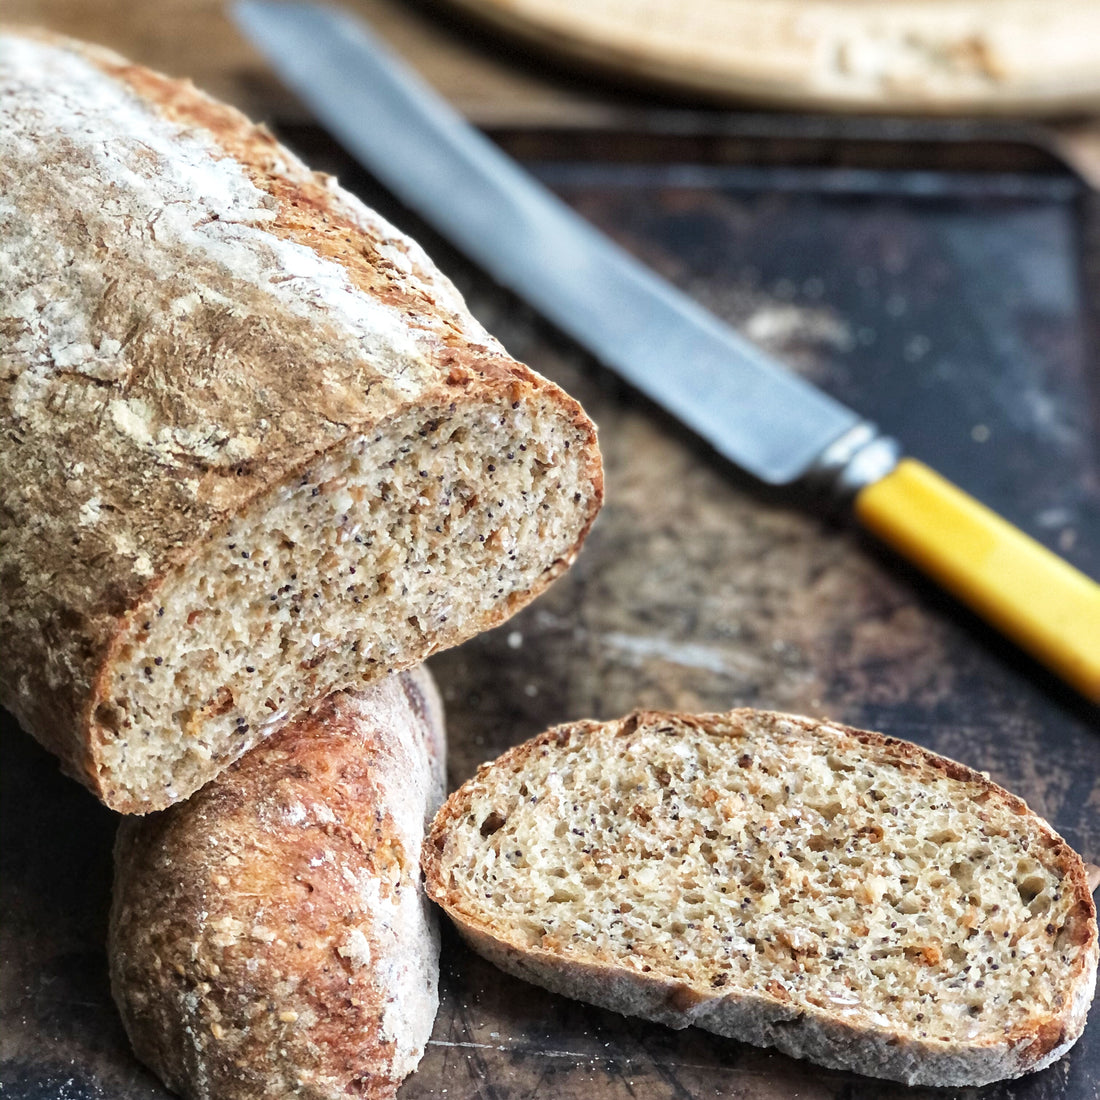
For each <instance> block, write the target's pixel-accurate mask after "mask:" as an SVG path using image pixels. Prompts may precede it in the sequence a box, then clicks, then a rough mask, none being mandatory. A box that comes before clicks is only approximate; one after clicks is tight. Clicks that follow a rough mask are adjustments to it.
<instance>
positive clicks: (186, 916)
mask: <svg viewBox="0 0 1100 1100" xmlns="http://www.w3.org/2000/svg"><path fill="white" fill-rule="evenodd" d="M443 752H444V746H443V726H442V709H441V706H440V704H439V699H438V695H437V693H436V691H435V688H434V685H433V684H432V682H431V679H430V677H429V676H428V675H427V673H426V671H423V670H419V669H418V670H414V671H412V672H406V673H401V674H399V675H396V676H392V677H389V678H387V679H385V680H383V681H382V682H381V683H379V684H378V685H376V686H375V687H373V688H372V689H369V690H367V691H365V692H361V693H341V694H338V695H334V696H332V697H331V698H329V699H327V700H325V701H324V702H323V703H322V704H320V705H319V706H318V707H316V708H315V709H314V710H313V711H312V712H310V713H309V714H307V715H304V716H301V717H300V718H299V719H297V720H296V721H295V722H294V723H292V724H291V725H290V726H288V727H286V728H285V729H283V730H282V731H281V732H280V733H279V734H277V735H275V736H274V737H273V738H271V739H269V740H268V741H266V742H265V743H264V744H263V745H261V746H259V747H257V748H256V749H254V750H253V751H252V752H251V753H250V754H248V755H247V756H245V757H243V758H242V759H241V760H239V761H238V762H237V763H236V764H235V765H233V766H232V767H231V768H230V769H229V770H227V771H226V772H225V773H223V775H221V776H220V777H219V778H218V779H216V780H214V781H213V782H212V783H210V784H208V785H207V786H206V787H204V788H203V789H202V790H201V791H200V792H199V793H198V794H196V795H195V796H194V797H192V798H191V799H190V800H188V801H187V802H183V803H180V804H179V805H177V806H174V807H172V808H171V809H169V810H166V811H164V812H162V813H158V814H152V815H149V816H146V817H140V818H135V817H132V818H128V819H125V820H124V821H123V822H122V824H121V825H120V828H119V833H118V839H117V842H116V849H115V887H114V899H113V905H112V911H111V922H110V935H109V954H110V962H111V982H112V990H113V993H114V997H115V1001H116V1003H117V1005H118V1007H119V1011H120V1013H121V1015H122V1019H123V1022H124V1024H125V1026H126V1030H127V1033H128V1034H129V1036H130V1040H131V1042H132V1044H133V1047H134V1050H135V1052H136V1053H137V1055H138V1057H139V1058H141V1060H142V1061H143V1062H145V1063H146V1064H147V1065H149V1066H150V1067H151V1068H152V1069H153V1070H154V1071H155V1072H156V1073H157V1074H158V1075H159V1076H160V1077H161V1079H162V1080H163V1081H164V1082H165V1083H166V1084H167V1085H168V1086H169V1087H170V1088H171V1089H173V1090H174V1091H176V1092H178V1093H179V1094H180V1095H181V1096H184V1097H187V1098H188V1100H274V1098H276V1097H283V1096H287V1095H295V1096H301V1097H304V1098H307V1100H337V1098H339V1100H345V1098H346V1097H347V1096H348V1095H355V1096H364V1097H371V1098H377V1100H383V1098H389V1097H392V1096H393V1095H394V1093H395V1092H396V1090H397V1087H398V1085H399V1084H400V1083H401V1081H402V1080H403V1079H404V1078H405V1077H406V1076H407V1075H408V1074H409V1073H410V1072H411V1071H412V1070H413V1069H414V1068H415V1067H416V1065H417V1063H418V1062H419V1060H420V1058H421V1056H422V1054H423V1051H424V1045H425V1043H426V1042H427V1040H428V1037H429V1035H430V1034H431V1028H432V1023H433V1021H434V1018H435V1013H436V1008H437V982H438V957H439V942H438V930H437V927H436V925H435V921H434V915H433V914H432V912H431V909H430V907H429V906H428V904H427V901H426V899H425V898H424V896H423V892H422V890H421V888H420V882H419V867H418V863H417V860H418V854H419V848H420V842H421V839H422V836H423V831H424V828H425V823H426V821H427V820H428V818H429V817H430V815H431V813H432V811H433V810H434V809H435V807H436V806H438V804H439V802H440V800H441V798H442V793H443Z"/></svg>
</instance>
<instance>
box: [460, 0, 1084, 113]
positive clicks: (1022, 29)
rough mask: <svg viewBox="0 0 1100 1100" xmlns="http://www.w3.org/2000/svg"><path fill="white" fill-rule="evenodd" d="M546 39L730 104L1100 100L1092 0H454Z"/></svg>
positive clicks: (919, 108) (1077, 106)
mask: <svg viewBox="0 0 1100 1100" xmlns="http://www.w3.org/2000/svg"><path fill="white" fill-rule="evenodd" d="M453 2H454V3H457V4H458V5H459V6H460V7H462V8H463V9H465V10H467V11H469V12H471V13H473V14H475V15H476V16H478V17H480V18H482V19H484V20H487V21H488V22H490V23H492V24H494V25H496V26H499V27H501V28H503V29H504V30H506V31H508V32H510V33H512V34H514V35H516V36H518V37H520V38H522V39H524V40H526V41H528V42H531V43H533V44H535V45H537V46H539V47H542V48H544V49H549V50H552V51H555V52H557V53H560V54H562V55H565V56H567V57H572V58H576V59H578V60H580V61H583V62H585V63H586V64H588V65H592V66H597V67H599V68H601V69H604V70H608V71H612V72H617V73H621V74H622V75H624V76H627V77H630V78H633V79H634V80H644V81H652V82H655V83H657V84H659V85H664V86H667V87H672V88H679V89H685V90H688V91H691V92H695V93H703V94H705V95H707V96H709V97H711V98H720V99H722V100H724V101H726V102H730V103H742V104H743V103H760V104H768V105H773V106H782V107H796V108H798V109H803V110H805V109H810V110H818V109H826V110H842V111H860V112H867V111H874V112H889V113H898V112H917V113H921V114H941V113H982V114H1020V113H1031V114H1057V113H1061V112H1066V111H1072V110H1081V109H1089V108H1093V109H1095V108H1096V107H1097V106H1098V105H1100V7H1097V5H1096V4H1094V3H1092V2H1091V0H1060V2H1059V3H1057V4H1051V3H1049V2H1047V0H453Z"/></svg>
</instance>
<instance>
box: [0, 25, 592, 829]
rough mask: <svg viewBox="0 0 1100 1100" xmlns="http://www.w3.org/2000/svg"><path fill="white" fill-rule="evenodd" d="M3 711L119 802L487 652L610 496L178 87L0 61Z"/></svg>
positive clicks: (67, 60)
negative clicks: (335, 694) (355, 698)
mask: <svg viewBox="0 0 1100 1100" xmlns="http://www.w3.org/2000/svg"><path fill="white" fill-rule="evenodd" d="M0 387H2V390H0V406H2V408H0V427H2V430H0V439H2V443H0V465H2V468H3V471H4V477H3V479H2V484H0V519H2V533H0V570H2V578H3V583H2V593H3V596H2V607H0V635H2V636H3V638H4V641H5V658H4V662H3V665H2V671H0V702H2V703H3V705H4V706H6V707H7V708H8V709H10V710H11V711H13V712H14V714H15V715H16V717H17V718H18V719H19V720H20V722H21V723H22V725H23V726H24V727H25V728H26V729H27V730H28V731H30V732H31V733H32V734H34V735H35V736H36V737H37V738H38V739H39V740H41V741H42V742H43V743H44V744H45V745H46V746H47V747H49V748H50V749H52V750H53V751H54V752H55V753H57V754H58V755H59V756H60V757H61V759H62V761H63V764H64V766H65V767H66V769H67V770H68V771H70V772H71V773H72V774H74V775H76V776H77V777H79V778H80V779H82V780H83V781H84V782H85V783H86V784H87V785H88V786H89V787H90V788H91V789H92V790H93V791H95V792H96V793H97V794H98V795H99V796H100V797H101V798H102V799H103V800H104V801H105V802H106V803H107V804H108V805H110V806H112V807H113V808H115V809H117V810H121V811H124V812H146V811H149V810H154V809H158V808H160V807H163V806H165V805H168V804H170V803H172V802H174V801H177V800H179V799H182V798H184V797H186V796H187V795H188V794H190V793H191V792H192V791H194V790H196V789H197V788H198V787H199V786H200V785H201V784H202V783H204V782H206V781H207V780H208V779H210V778H211V777H212V776H213V775H215V774H216V773H217V772H218V771H219V770H220V769H221V768H223V767H224V766H225V765H226V764H228V763H229V762H230V761H231V760H233V759H235V758H236V757H237V756H239V755H240V754H241V753H242V752H244V751H245V750H246V749H247V748H249V747H250V746H251V745H253V744H255V743H256V742H257V741H259V740H261V739H262V738H263V737H265V736H267V735H270V734H271V733H273V732H274V731H275V730H276V729H278V728H279V727H280V726H281V725H282V724H284V723H285V722H286V721H287V720H288V719H289V718H290V717H292V716H293V715H294V714H295V713H296V712H297V711H298V710H299V709H300V708H301V707H303V706H306V705H308V704H309V703H310V702H311V701H314V700H316V699H319V698H322V697H324V696H325V695H326V694H328V693H329V692H330V691H332V690H335V689H340V688H344V687H348V686H355V685H359V686H362V685H363V684H364V683H366V682H369V681H371V680H372V679H374V678H376V677H379V676H382V675H384V674H385V673H387V672H389V671H391V670H394V669H400V668H404V667H409V666H411V665H413V664H415V663H416V662H418V661H420V660H421V659H422V658H424V657H425V656H427V655H428V654H429V653H431V652H433V651H435V650H438V649H440V648H443V647H446V646H450V645H454V644H456V643H458V642H460V641H462V640H464V639H466V638H468V637H470V636H472V635H474V634H476V633H478V632H480V631H482V630H485V629H487V628H488V627H491V626H494V625H496V624H498V623H500V622H501V621H503V620H504V619H506V618H507V617H508V616H509V615H510V614H512V613H513V612H514V611H516V610H517V609H518V608H519V607H520V606H522V605H523V604H525V603H526V602H527V601H528V600H530V599H531V598H532V597H533V596H535V595H536V594H537V593H538V592H540V591H541V590H542V589H544V588H545V587H546V586H547V584H549V583H550V581H551V580H553V579H554V578H555V577H556V576H557V575H559V574H560V573H561V572H562V571H563V570H564V569H566V568H567V566H568V565H569V563H570V561H571V560H572V558H573V557H574V555H575V554H576V552H577V549H578V547H579V545H580V542H581V540H582V538H583V537H584V534H585V532H586V531H587V529H588V527H589V526H590V524H591V523H592V520H593V518H594V516H595V513H596V511H597V509H598V507H599V504H600V500H601V496H602V473H601V468H600V460H599V452H598V450H597V447H596V442H595V431H594V428H593V426H592V424H591V422H590V421H589V420H588V419H587V418H586V417H585V415H584V413H583V411H582V410H581V408H580V406H579V405H578V404H577V403H576V402H575V401H573V400H572V399H570V398H569V397H568V396H566V395H565V394H564V393H563V392H562V391H561V390H560V389H558V388H557V387H556V386H554V385H553V384H551V383H550V382H548V381H546V380H545V379H543V378H541V377H539V376H538V375H537V374H535V373H534V372H532V371H531V370H529V369H528V368H527V367H525V366H523V365H522V364H520V363H517V362H515V361H514V360H512V359H511V358H510V357H509V356H508V355H507V353H506V352H505V351H504V349H503V348H502V347H501V346H500V345H499V344H498V343H497V342H496V341H495V340H494V339H493V338H492V337H491V336H489V335H488V333H486V332H485V330H484V329H483V328H482V327H481V326H480V325H479V324H478V323H477V321H475V320H474V318H473V317H472V316H471V315H470V314H469V312H468V311H467V309H466V307H465V305H464V303H463V301H462V299H461V297H460V296H459V294H458V293H457V292H456V290H455V289H454V287H453V286H452V285H451V283H450V282H449V281H448V280H447V279H446V278H445V277H444V276H443V275H442V274H440V272H439V271H438V270H436V268H435V267H434V266H433V265H432V263H431V261H430V260H429V259H428V258H427V257H426V256H425V254H424V253H423V251H422V250H421V249H420V248H419V247H418V246H417V245H416V244H415V243H414V242H412V241H411V240H409V239H408V238H407V237H405V236H403V235H402V234H401V233H400V232H398V231H397V230H396V229H394V228H393V226H391V225H389V224H388V223H387V222H385V221H384V220H383V219H382V218H380V217H379V216H378V215H376V214H375V213H373V212H372V211H370V210H368V209H367V208H366V207H365V206H363V204H362V203H360V202H359V201H358V200H357V199H355V198H354V197H353V196H352V195H350V194H348V193H347V192H345V191H343V190H341V189H340V188H339V187H338V186H336V184H335V182H334V181H333V180H331V179H330V178H327V177H324V176H321V175H316V174H313V173H311V172H310V171H308V170H307V169H306V168H305V167H304V166H303V165H302V164H301V162H299V161H298V160H297V159H296V158H295V157H294V156H293V155H292V154H291V153H290V152H288V151H287V150H286V149H284V148H282V147H281V146H280V145H279V144H277V143H276V142H275V140H274V139H273V138H272V137H271V136H270V135H269V134H268V133H267V132H266V131H264V130H263V129H262V128H258V127H256V126H253V125H252V124H251V123H249V122H248V120H247V119H245V118H244V117H243V116H242V115H241V114H239V113H238V112H236V111H235V110H233V109H231V108H229V107H226V106H224V105H222V104H220V103H217V102H215V101H213V100H211V99H209V98H207V97H206V96H204V95H202V94H201V93H200V92H198V91H196V90H195V89H194V88H193V87H192V86H191V85H190V84H189V83H185V82H177V81H173V80H169V79H167V78H165V77H163V76H159V75H157V74H156V73H153V72H150V71H148V70H147V69H143V68H140V67H137V66H133V65H129V64H127V63H126V62H125V61H123V60H122V59H121V58H119V57H117V56H116V55H114V54H111V53H108V52H106V51H103V50H99V49H95V48H92V47H88V46H83V45H79V44H76V43H73V42H71V41H67V40H59V39H55V38H52V37H49V36H45V37H43V36H33V35H22V34H14V33H8V34H4V35H0Z"/></svg>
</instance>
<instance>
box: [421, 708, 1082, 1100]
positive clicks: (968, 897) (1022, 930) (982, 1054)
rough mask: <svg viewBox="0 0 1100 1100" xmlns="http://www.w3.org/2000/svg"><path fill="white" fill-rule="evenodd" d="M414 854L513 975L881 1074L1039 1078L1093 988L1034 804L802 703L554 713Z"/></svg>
mask: <svg viewBox="0 0 1100 1100" xmlns="http://www.w3.org/2000/svg"><path fill="white" fill-rule="evenodd" d="M422 862H423V865H424V870H425V874H426V881H427V890H428V893H429V896H431V897H432V898H433V899H434V900H435V901H437V902H438V903H439V904H440V905H442V906H443V908H444V909H445V910H446V912H447V914H448V915H449V916H450V917H451V918H452V919H453V920H454V921H455V922H456V924H457V925H458V927H459V929H460V930H461V931H462V932H463V934H464V935H465V937H466V938H467V939H468V940H469V942H470V943H471V945H472V946H473V947H474V948H475V949H476V950H477V951H479V952H481V953H482V954H483V955H485V956H486V957H487V958H489V959H490V960H492V961H493V962H495V963H497V964H498V965H499V966H501V967H502V968H503V969H505V970H507V971H509V972H511V973H513V974H516V975H518V976H520V977H523V978H526V979H528V980H530V981H533V982H537V983H539V984H541V985H544V986H546V987H547V988H549V989H552V990H555V991H557V992H560V993H564V994H567V995H569V996H573V997H577V998H579V999H581V1000H585V1001H590V1002H592V1003H593V1004H597V1005H602V1006H604V1007H606V1008H611V1009H614V1010H616V1011H618V1012H623V1013H628V1014H633V1015H638V1016H644V1017H646V1018H648V1019H651V1020H657V1021H659V1022H661V1023H665V1024H669V1025H671V1026H673V1027H685V1026H688V1025H690V1024H694V1025H698V1026H700V1027H704V1028H708V1029H710V1030H711V1031H715V1032H717V1033H718V1034H720V1035H726V1036H730V1037H733V1038H737V1039H741V1040H744V1041H746V1042H751V1043H756V1044H760V1045H765V1046H774V1047H778V1048H779V1049H780V1050H782V1051H785V1052H786V1053H788V1054H791V1055H794V1056H796V1057H802V1058H809V1059H811V1060H813V1061H816V1062H819V1063H821V1064H823V1065H827V1066H832V1067H837V1068H845V1069H850V1070H855V1071H858V1072H860V1073H865V1074H870V1075H873V1076H877V1077H886V1078H890V1079H894V1080H900V1081H906V1082H910V1083H921V1084H926V1085H953V1086H962V1085H976V1084H982V1083H986V1082H989V1081H994V1080H998V1079H1000V1078H1006V1077H1013V1076H1017V1075H1019V1074H1022V1073H1025V1072H1027V1071H1029V1070H1032V1069H1038V1068H1040V1067H1041V1066H1044V1065H1047V1064H1048V1063H1049V1062H1051V1061H1053V1060H1054V1059H1056V1058H1058V1057H1059V1056H1060V1055H1061V1054H1063V1053H1064V1052H1065V1051H1066V1050H1067V1049H1068V1048H1069V1047H1070V1046H1071V1045H1072V1044H1073V1042H1074V1041H1075V1040H1076V1039H1077V1037H1078V1035H1079V1034H1080V1032H1081V1029H1082V1028H1083V1026H1084V1022H1085V1016H1086V1012H1087V1009H1088V1005H1089V1003H1090V1001H1091V998H1092V994H1093V990H1094V986H1095V980H1096V965H1097V943H1096V934H1097V933H1096V910H1095V908H1094V906H1093V902H1092V897H1091V895H1090V893H1089V889H1088V886H1087V884H1086V879H1085V871H1084V867H1083V864H1082V862H1081V860H1080V858H1079V857H1078V856H1077V855H1076V854H1075V853H1074V852H1073V851H1072V850H1071V849H1070V848H1069V846H1068V845H1067V844H1066V843H1065V841H1063V840H1062V839H1061V838H1060V837H1059V836H1058V835H1057V834H1056V833H1054V832H1053V831H1052V830H1051V828H1050V827H1049V826H1048V825H1047V824H1046V823H1045V822H1044V821H1043V820H1041V819H1040V818H1039V817H1037V816H1036V815H1035V814H1034V813H1032V812H1030V811H1029V810H1028V808H1027V806H1026V805H1025V804H1024V803H1023V802H1022V801H1021V800H1020V799H1018V798H1016V797H1014V796H1013V795H1011V794H1009V793H1008V792H1006V791H1004V790H1002V789H1001V788H1000V787H998V786H997V785H996V784H994V783H992V782H990V781H989V780H988V779H987V778H985V777H983V776H982V775H980V774H978V773H977V772H974V771H971V770H970V769H968V768H966V767H963V766H962V765H961V764H956V763H955V762H953V761H951V760H947V759H945V758H943V757H940V756H936V755H934V754H933V753H930V752H927V751H925V750H923V749H921V748H918V747H917V746H915V745H911V744H908V743H906V742H903V741H897V740H894V739H892V738H889V737H884V736H882V735H880V734H876V733H867V732H864V731H861V730H855V729H849V728H846V727H843V726H837V725H833V724H831V723H825V722H817V721H812V720H810V719H807V718H798V717H790V716H786V715H780V714H772V713H768V712H758V711H751V710H735V711H732V712H730V713H729V714H708V715H700V716H694V717H692V716H686V715H676V714H661V713H649V712H639V713H636V714H633V715H631V716H630V717H628V718H626V719H624V720H623V721H620V722H610V723H606V724H602V725H601V724H598V723H594V722H579V723H577V724H575V725H568V726H561V727H559V728H556V729H552V730H550V731H549V732H547V733H545V734H543V735H541V736H540V737H537V738H535V739H534V740H532V741H529V742H527V743H526V744H523V745H520V746H519V747H517V748H514V749H512V750H511V751H510V752H507V753H505V754H504V755H503V756H502V757H501V758H500V759H499V760H497V761H495V762H494V763H491V764H487V765H484V766H483V767H482V768H481V769H480V770H479V771H478V774H477V776H476V777H475V778H474V779H471V780H470V781H469V782H467V783H466V784H465V785H464V786H463V787H461V788H460V789H459V790H458V791H456V792H455V794H453V795H452V796H451V798H450V799H449V800H448V801H447V802H446V803H445V804H444V806H443V808H442V809H441V810H440V812H439V814H438V815H437V816H436V819H435V822H434V823H433V826H432V830H431V833H430V835H429V839H428V842H427V843H426V844H425V847H424V855H423V859H422Z"/></svg>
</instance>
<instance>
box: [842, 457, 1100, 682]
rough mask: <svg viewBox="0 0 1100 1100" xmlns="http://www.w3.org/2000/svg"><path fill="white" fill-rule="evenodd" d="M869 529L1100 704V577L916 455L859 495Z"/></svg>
mask: <svg viewBox="0 0 1100 1100" xmlns="http://www.w3.org/2000/svg"><path fill="white" fill-rule="evenodd" d="M855 511H856V516H857V518H858V519H859V521H860V523H862V524H863V526H864V527H866V528H867V530H869V531H871V532H872V533H873V534H875V535H877V536H878V537H879V538H880V539H881V540H882V541H883V542H885V543H886V544H887V545H888V546H891V547H892V548H893V549H894V550H896V551H898V553H900V554H901V555H903V556H904V557H906V558H908V559H909V561H911V562H912V563H913V564H914V565H916V566H918V567H919V568H921V569H922V570H924V572H925V573H927V574H928V575H929V576H930V577H932V578H933V579H934V580H936V581H938V582H939V584H941V585H942V586H943V587H944V588H946V589H947V590H948V591H949V592H950V593H951V594H952V595H954V596H955V597H957V598H958V599H959V600H961V601H962V602H963V603H965V604H967V605H968V606H969V607H970V608H971V609H972V610H974V611H976V612H977V613H978V614H979V615H981V616H982V618H984V619H985V620H986V621H987V622H989V623H990V624H992V625H993V626H995V627H996V628H997V629H998V630H1000V631H1001V632H1002V633H1003V634H1005V635H1006V636H1007V637H1009V638H1011V639H1012V640H1013V641H1014V642H1016V644H1017V645H1019V646H1020V647H1021V648H1022V649H1025V650H1026V651H1027V652H1028V653H1030V654H1031V655H1032V656H1033V657H1035V658H1037V659H1038V660H1039V661H1041V662H1042V663H1043V664H1045V665H1046V666H1047V667H1048V668H1049V669H1051V670H1052V671H1053V672H1055V673H1057V674H1058V675H1059V676H1060V677H1062V679H1063V680H1065V681H1066V682H1067V683H1069V684H1072V685H1073V687H1075V688H1076V689H1077V690H1078V691H1080V692H1081V693H1082V694H1083V695H1084V696H1085V697H1086V698H1088V699H1091V700H1092V701H1093V702H1100V585H1098V584H1097V583H1096V582H1095V581H1094V580H1092V579H1090V578H1089V577H1087V576H1085V574H1084V573H1081V572H1079V571H1078V570H1076V569H1074V568H1073V566H1071V565H1069V564H1068V563H1067V562H1065V561H1063V560H1062V559H1061V558H1060V557H1058V555H1057V554H1053V553H1051V551H1049V550H1047V549H1046V547H1044V546H1041V545H1040V544H1039V543H1037V542H1036V541H1035V540H1034V539H1032V538H1030V537H1029V536H1027V535H1025V534H1024V533H1023V532H1022V531H1020V530H1019V529H1018V528H1016V527H1013V526H1012V524H1011V523H1009V522H1007V521H1006V520H1004V519H1002V518H1001V517H1000V516H999V515H997V513H996V512H993V511H991V510H990V509H988V508H987V507H985V505H984V504H979V503H978V501H976V500H975V499H974V498H973V497H971V496H968V495H967V494H966V493H964V492H963V491H962V490H961V489H959V488H958V487H957V486H955V485H953V484H952V483H951V482H950V481H948V480H947V479H946V478H943V477H941V476H940V475H939V474H937V473H936V472H935V470H932V469H930V468H929V467H927V466H925V465H924V463H922V462H918V461H917V460H916V459H913V458H903V459H902V460H901V461H900V462H899V463H898V465H897V466H896V467H895V468H894V470H893V471H892V472H891V473H889V474H887V475H886V476H885V477H883V478H881V479H880V480H878V481H876V482H873V483H872V484H870V485H867V486H865V487H864V488H863V489H861V490H860V491H859V493H858V494H857V495H856V499H855Z"/></svg>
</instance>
